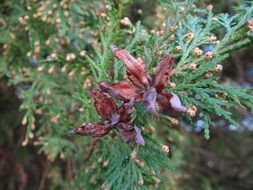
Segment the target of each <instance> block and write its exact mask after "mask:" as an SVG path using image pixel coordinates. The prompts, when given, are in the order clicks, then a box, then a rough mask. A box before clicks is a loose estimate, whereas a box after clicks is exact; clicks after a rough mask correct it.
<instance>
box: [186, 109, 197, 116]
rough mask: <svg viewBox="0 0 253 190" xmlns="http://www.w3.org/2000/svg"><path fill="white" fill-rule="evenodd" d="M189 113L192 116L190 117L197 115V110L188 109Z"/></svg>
mask: <svg viewBox="0 0 253 190" xmlns="http://www.w3.org/2000/svg"><path fill="white" fill-rule="evenodd" d="M187 114H188V115H189V116H190V117H194V116H195V115H196V112H195V111H193V110H188V111H187Z"/></svg>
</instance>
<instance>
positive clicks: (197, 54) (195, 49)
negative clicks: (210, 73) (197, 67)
mask: <svg viewBox="0 0 253 190" xmlns="http://www.w3.org/2000/svg"><path fill="white" fill-rule="evenodd" d="M193 54H194V55H195V56H196V57H200V56H201V55H202V54H203V51H202V50H201V49H199V48H198V47H196V48H194V50H193Z"/></svg>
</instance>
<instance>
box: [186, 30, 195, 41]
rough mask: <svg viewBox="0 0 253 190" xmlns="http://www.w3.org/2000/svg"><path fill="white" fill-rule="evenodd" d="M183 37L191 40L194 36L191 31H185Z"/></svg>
mask: <svg viewBox="0 0 253 190" xmlns="http://www.w3.org/2000/svg"><path fill="white" fill-rule="evenodd" d="M185 37H186V38H187V39H188V40H192V39H193V38H194V34H193V33H192V32H188V33H186V35H185Z"/></svg>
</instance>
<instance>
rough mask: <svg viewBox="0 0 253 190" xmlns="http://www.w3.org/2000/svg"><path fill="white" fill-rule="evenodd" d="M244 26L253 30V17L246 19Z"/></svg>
mask: <svg viewBox="0 0 253 190" xmlns="http://www.w3.org/2000/svg"><path fill="white" fill-rule="evenodd" d="M246 27H247V28H248V29H249V30H250V31H251V32H253V19H250V20H248V21H247V23H246Z"/></svg>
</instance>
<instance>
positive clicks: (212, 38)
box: [208, 35, 217, 43]
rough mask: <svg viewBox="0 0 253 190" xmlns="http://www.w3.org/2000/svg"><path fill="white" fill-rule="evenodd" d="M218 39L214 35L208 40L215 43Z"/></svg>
mask: <svg viewBox="0 0 253 190" xmlns="http://www.w3.org/2000/svg"><path fill="white" fill-rule="evenodd" d="M216 40H217V37H216V36H214V35H212V36H209V37H208V42H210V43H214V42H216Z"/></svg>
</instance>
